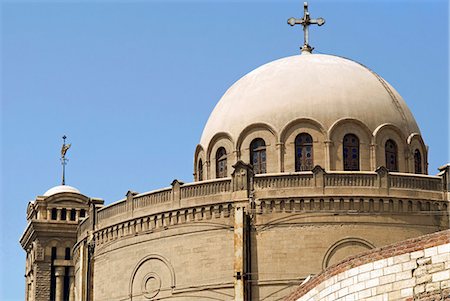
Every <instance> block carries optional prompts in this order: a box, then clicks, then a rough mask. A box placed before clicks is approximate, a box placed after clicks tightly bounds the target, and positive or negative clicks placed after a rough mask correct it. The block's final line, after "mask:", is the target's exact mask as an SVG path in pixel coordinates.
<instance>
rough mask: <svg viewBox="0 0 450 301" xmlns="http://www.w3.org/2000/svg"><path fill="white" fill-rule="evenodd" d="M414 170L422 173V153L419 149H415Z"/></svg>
mask: <svg viewBox="0 0 450 301" xmlns="http://www.w3.org/2000/svg"><path fill="white" fill-rule="evenodd" d="M414 172H415V173H422V155H421V154H420V151H419V150H418V149H416V150H415V151H414Z"/></svg>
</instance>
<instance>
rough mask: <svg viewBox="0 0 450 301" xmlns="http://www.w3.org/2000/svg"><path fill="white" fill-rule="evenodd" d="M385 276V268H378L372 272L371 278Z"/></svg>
mask: <svg viewBox="0 0 450 301" xmlns="http://www.w3.org/2000/svg"><path fill="white" fill-rule="evenodd" d="M380 276H383V269H377V270H373V271H371V272H370V278H378V277H380Z"/></svg>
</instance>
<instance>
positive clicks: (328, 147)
mask: <svg viewBox="0 0 450 301" xmlns="http://www.w3.org/2000/svg"><path fill="white" fill-rule="evenodd" d="M324 143H325V170H327V171H329V170H331V145H332V143H333V142H332V141H331V140H326V141H324Z"/></svg>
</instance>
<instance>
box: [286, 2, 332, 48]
mask: <svg viewBox="0 0 450 301" xmlns="http://www.w3.org/2000/svg"><path fill="white" fill-rule="evenodd" d="M287 22H288V24H289V25H291V26H294V25H297V24H300V25H302V26H303V35H304V43H303V46H302V47H301V48H300V49H301V51H302V53H303V52H308V53H311V52H312V51H313V49H314V47H311V46H310V45H309V31H308V27H309V25H311V24H317V25H319V26H322V25H323V24H325V19H323V18H317V19H311V17H310V16H309V12H308V2H304V3H303V18H301V19H296V18H289V19H288V20H287Z"/></svg>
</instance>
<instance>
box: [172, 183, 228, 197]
mask: <svg viewBox="0 0 450 301" xmlns="http://www.w3.org/2000/svg"><path fill="white" fill-rule="evenodd" d="M230 191H231V178H224V179H219V180H212V181H203V182H198V183H189V184H185V185H182V186H181V187H180V192H181V198H182V199H187V198H195V197H201V196H208V195H214V194H221V193H228V192H230Z"/></svg>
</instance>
